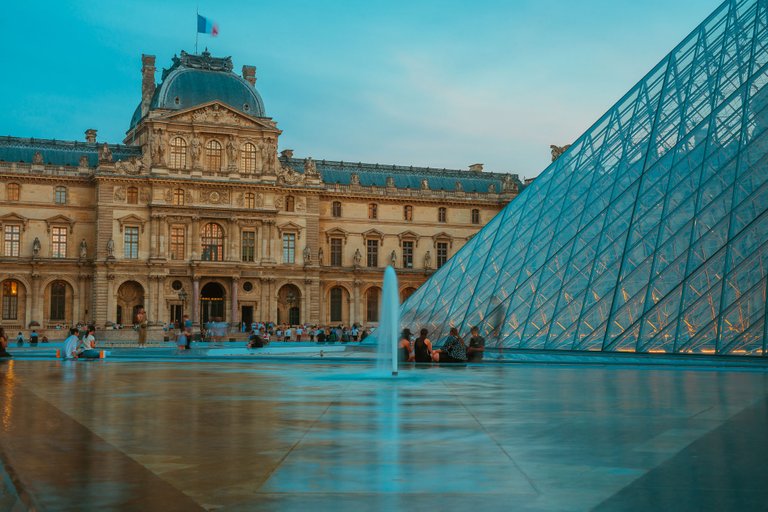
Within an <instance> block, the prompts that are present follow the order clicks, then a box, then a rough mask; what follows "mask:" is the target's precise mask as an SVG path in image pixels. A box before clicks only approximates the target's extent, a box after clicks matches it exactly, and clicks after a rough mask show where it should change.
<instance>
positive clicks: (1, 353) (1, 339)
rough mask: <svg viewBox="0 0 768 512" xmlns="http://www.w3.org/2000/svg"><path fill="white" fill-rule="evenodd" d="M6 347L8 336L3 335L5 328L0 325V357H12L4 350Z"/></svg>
mask: <svg viewBox="0 0 768 512" xmlns="http://www.w3.org/2000/svg"><path fill="white" fill-rule="evenodd" d="M7 348H8V337H7V336H6V335H5V329H3V328H2V327H0V358H2V357H13V356H12V355H11V354H9V353H8V351H7V350H6V349H7Z"/></svg>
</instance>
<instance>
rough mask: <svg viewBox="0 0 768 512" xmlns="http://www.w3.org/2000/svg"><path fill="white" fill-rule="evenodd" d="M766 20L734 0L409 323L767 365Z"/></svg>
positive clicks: (417, 301) (489, 236)
mask: <svg viewBox="0 0 768 512" xmlns="http://www.w3.org/2000/svg"><path fill="white" fill-rule="evenodd" d="M760 5H762V4H760ZM758 12H759V13H760V18H759V20H756V16H757V13H758ZM763 17H764V7H760V8H758V3H757V2H756V1H754V0H747V1H738V2H736V1H734V2H724V3H723V4H722V5H721V7H720V8H718V11H717V12H716V13H715V14H714V15H713V16H712V17H710V18H708V20H707V22H706V25H704V24H703V25H702V26H701V27H700V28H699V29H697V30H695V31H694V32H693V33H692V34H691V35H690V36H689V37H688V38H687V39H686V40H685V41H683V42H682V43H681V44H680V45H679V46H678V47H677V48H676V49H675V50H673V52H672V53H671V54H670V56H669V57H668V58H666V59H665V60H664V61H663V62H662V63H660V64H659V65H658V66H657V67H656V68H654V70H653V71H651V72H650V73H649V74H648V75H647V76H646V78H644V79H643V80H642V81H641V82H640V83H639V84H638V85H637V86H635V87H634V88H633V89H632V90H631V91H630V92H629V93H628V94H627V95H626V96H625V97H624V98H623V99H622V100H621V101H620V102H619V103H618V104H617V105H615V106H614V107H613V108H612V109H611V110H610V111H609V112H608V113H606V114H605V116H603V118H602V119H600V121H598V122H597V123H596V124H595V125H594V126H593V127H592V128H590V129H589V131H587V132H586V133H585V134H584V135H583V136H582V137H581V138H579V139H578V140H577V141H576V142H575V143H574V144H573V147H571V148H569V149H568V150H567V151H565V152H564V153H563V154H562V156H560V157H559V158H557V160H555V161H554V162H553V163H552V164H551V165H550V166H549V167H548V168H547V169H546V170H545V171H544V172H543V173H542V174H541V175H539V176H538V177H537V178H536V180H535V181H533V182H532V184H531V185H530V186H529V187H527V188H526V189H525V190H524V191H523V193H521V195H520V196H519V197H518V198H517V199H515V201H513V202H512V203H510V204H509V205H508V206H507V207H506V209H505V210H504V211H503V212H502V213H501V214H500V215H499V216H498V217H496V218H495V219H493V220H492V221H491V222H490V223H489V224H488V225H487V226H486V227H485V228H484V229H483V230H481V231H480V232H479V233H478V234H477V235H476V236H475V237H474V238H473V239H472V241H471V242H470V243H469V244H467V245H466V246H465V247H464V248H463V249H462V250H461V251H459V253H458V254H456V256H455V257H454V258H453V259H452V260H451V262H450V264H449V265H447V266H446V267H445V268H443V269H441V270H440V271H438V272H437V273H436V274H435V275H434V276H433V277H432V278H431V279H430V281H428V282H427V283H425V284H424V286H422V287H421V288H420V289H419V290H418V291H417V292H416V293H415V294H414V295H413V297H411V299H410V300H409V301H408V302H407V303H406V304H405V305H404V308H403V309H404V314H403V317H402V318H403V322H404V324H406V325H414V326H421V325H425V326H428V327H430V328H431V330H432V331H433V333H434V337H439V336H440V335H441V333H443V334H444V333H446V331H447V329H448V327H449V322H451V323H454V324H456V325H457V326H459V327H460V328H461V330H462V333H464V332H467V331H468V330H469V328H470V326H472V325H476V324H477V325H480V326H482V327H483V328H484V331H485V333H486V335H487V336H488V337H489V338H491V339H492V340H493V341H492V342H493V343H495V344H498V346H502V347H509V348H524V349H551V350H579V351H606V352H667V353H705V354H707V353H709V354H712V353H716V354H751V355H765V350H766V340H768V317H766V313H767V310H768V308H766V287H767V280H768V277H767V276H768V172H766V165H768V156H766V155H767V153H768V132H766V128H768V123H766V118H768V110H766V108H767V107H766V104H767V103H768V101H766V98H767V97H768V87H766V83H767V80H766V68H765V63H766V62H768V44H767V43H768V32H766V30H764V29H761V30H754V31H753V30H750V29H749V28H748V27H753V26H757V25H759V26H761V27H763V26H764V24H763V21H762V20H763ZM711 27H720V28H719V29H717V30H711V29H710V28H711ZM712 63H717V66H715V68H711V67H710V66H711V65H712ZM683 91H685V93H683ZM681 94H683V95H682V96H681ZM523 219H528V220H530V221H529V222H523ZM433 339H434V338H433Z"/></svg>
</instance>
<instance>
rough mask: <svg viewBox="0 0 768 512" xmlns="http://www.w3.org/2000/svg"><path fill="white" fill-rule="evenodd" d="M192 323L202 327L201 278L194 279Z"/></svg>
mask: <svg viewBox="0 0 768 512" xmlns="http://www.w3.org/2000/svg"><path fill="white" fill-rule="evenodd" d="M192 322H193V324H194V325H200V278H198V277H193V278H192Z"/></svg>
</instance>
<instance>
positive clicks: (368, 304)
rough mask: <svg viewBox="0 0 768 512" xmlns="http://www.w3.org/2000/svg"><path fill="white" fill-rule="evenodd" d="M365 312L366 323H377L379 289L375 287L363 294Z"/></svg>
mask: <svg viewBox="0 0 768 512" xmlns="http://www.w3.org/2000/svg"><path fill="white" fill-rule="evenodd" d="M365 311H366V315H365V317H366V319H367V321H368V322H378V321H379V289H378V288H376V287H375V286H374V287H373V288H368V291H367V292H365Z"/></svg>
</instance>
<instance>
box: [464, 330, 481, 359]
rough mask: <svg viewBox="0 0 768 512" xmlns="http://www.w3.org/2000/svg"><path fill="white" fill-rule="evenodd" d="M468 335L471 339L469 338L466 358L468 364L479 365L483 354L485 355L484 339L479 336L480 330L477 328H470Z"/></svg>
mask: <svg viewBox="0 0 768 512" xmlns="http://www.w3.org/2000/svg"><path fill="white" fill-rule="evenodd" d="M469 333H470V334H471V335H472V337H471V338H469V346H468V347H467V358H468V359H469V362H470V363H479V362H480V361H482V360H483V354H484V353H485V338H483V337H482V336H480V329H479V328H478V327H477V326H474V327H472V329H471V330H470V331H469Z"/></svg>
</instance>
